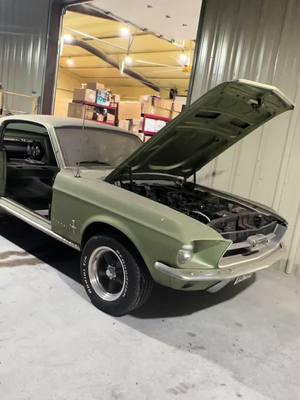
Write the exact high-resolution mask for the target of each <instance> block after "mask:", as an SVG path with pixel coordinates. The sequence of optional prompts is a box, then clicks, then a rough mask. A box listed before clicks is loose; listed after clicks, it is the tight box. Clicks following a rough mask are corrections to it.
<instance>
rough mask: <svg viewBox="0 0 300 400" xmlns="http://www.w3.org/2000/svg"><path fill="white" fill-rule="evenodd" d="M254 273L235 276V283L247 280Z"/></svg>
mask: <svg viewBox="0 0 300 400" xmlns="http://www.w3.org/2000/svg"><path fill="white" fill-rule="evenodd" d="M252 275H253V273H250V274H245V275H241V276H238V277H237V278H235V280H234V283H233V284H234V285H238V284H239V283H241V282H243V281H245V280H246V279H250V278H251V276H252Z"/></svg>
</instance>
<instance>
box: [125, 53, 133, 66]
mask: <svg viewBox="0 0 300 400" xmlns="http://www.w3.org/2000/svg"><path fill="white" fill-rule="evenodd" d="M132 62H133V61H132V57H130V56H129V55H127V56H126V57H125V58H124V63H125V64H126V65H128V66H129V67H130V66H131V65H132Z"/></svg>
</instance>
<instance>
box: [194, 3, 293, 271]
mask: <svg viewBox="0 0 300 400" xmlns="http://www.w3.org/2000/svg"><path fill="white" fill-rule="evenodd" d="M202 17H203V18H202V21H200V24H201V29H200V42H199V43H200V46H199V53H198V56H197V58H196V60H195V76H194V82H193V88H192V99H196V98H197V97H199V96H200V95H201V94H203V93H204V92H205V91H207V90H208V89H209V88H211V87H213V86H215V85H217V84H218V83H220V82H222V81H225V80H228V79H236V78H247V79H252V80H256V81H260V82H264V83H269V84H273V85H275V86H278V87H279V88H280V89H281V90H282V91H283V92H284V93H285V94H286V95H287V96H288V97H289V98H290V99H291V100H293V101H294V102H295V105H296V108H295V110H294V111H293V112H290V113H286V114H285V115H282V116H280V117H278V118H276V119H275V120H274V121H271V122H269V123H268V124H266V125H265V126H264V127H263V128H262V129H259V130H257V131H255V132H254V133H253V134H251V135H250V137H248V138H246V139H244V140H243V141H241V142H240V143H239V144H237V145H235V146H233V147H232V148H231V149H229V150H227V151H226V152H225V153H224V154H223V155H222V156H220V157H219V158H217V159H216V160H214V161H213V162H211V163H210V164H209V165H208V166H207V167H206V168H205V170H203V171H201V173H200V174H199V180H200V181H201V182H202V183H203V184H205V185H208V186H214V187H217V188H220V189H223V190H226V191H229V192H232V193H236V194H239V195H242V196H244V197H247V198H250V199H255V200H257V201H260V202H262V203H265V204H268V205H270V206H271V207H273V208H274V209H275V210H277V211H278V212H279V213H280V214H282V215H283V216H284V217H286V218H287V219H288V221H289V230H288V234H287V237H286V244H287V245H288V249H289V258H288V263H287V271H288V272H293V273H295V274H297V275H300V1H299V0H285V1H282V0H251V1H249V0H226V1H224V0H208V1H205V2H204V9H203V12H202Z"/></svg>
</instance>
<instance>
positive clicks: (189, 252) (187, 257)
mask: <svg viewBox="0 0 300 400" xmlns="http://www.w3.org/2000/svg"><path fill="white" fill-rule="evenodd" d="M193 252H194V245H193V244H185V245H183V246H182V247H181V249H179V250H178V253H177V263H178V264H179V265H183V264H186V263H188V262H189V261H191V259H192V257H193Z"/></svg>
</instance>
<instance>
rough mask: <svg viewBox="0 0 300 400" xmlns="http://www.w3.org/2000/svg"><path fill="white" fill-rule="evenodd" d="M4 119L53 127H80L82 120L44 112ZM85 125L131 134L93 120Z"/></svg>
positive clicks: (11, 116)
mask: <svg viewBox="0 0 300 400" xmlns="http://www.w3.org/2000/svg"><path fill="white" fill-rule="evenodd" d="M4 119H5V120H10V119H11V120H16V119H18V120H21V121H30V122H36V123H40V124H43V125H45V124H47V125H51V126H53V127H56V128H57V127H61V126H66V125H67V126H79V127H82V125H83V120H82V119H80V118H71V117H66V118H62V117H55V116H54V115H44V114H26V115H24V114H22V115H19V114H17V115H10V116H7V117H4ZM84 126H85V127H90V128H98V129H101V128H102V129H105V130H113V131H119V132H122V133H127V134H131V133H130V132H128V131H126V130H125V129H121V128H119V127H117V126H110V125H107V124H100V123H97V122H94V121H87V120H85V122H84Z"/></svg>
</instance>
